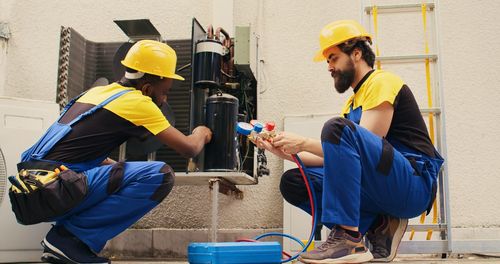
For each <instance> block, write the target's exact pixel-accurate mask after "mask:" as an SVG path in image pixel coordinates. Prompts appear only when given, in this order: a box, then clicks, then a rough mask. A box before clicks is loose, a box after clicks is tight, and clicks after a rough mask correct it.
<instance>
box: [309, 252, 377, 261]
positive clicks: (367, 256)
mask: <svg viewBox="0 0 500 264" xmlns="http://www.w3.org/2000/svg"><path fill="white" fill-rule="evenodd" d="M372 259H373V255H372V253H371V252H370V251H369V250H368V251H366V252H365V253H357V254H351V255H347V256H344V257H341V258H336V259H322V260H317V259H304V258H299V261H302V262H304V263H309V264H338V263H364V262H368V261H370V260H372Z"/></svg>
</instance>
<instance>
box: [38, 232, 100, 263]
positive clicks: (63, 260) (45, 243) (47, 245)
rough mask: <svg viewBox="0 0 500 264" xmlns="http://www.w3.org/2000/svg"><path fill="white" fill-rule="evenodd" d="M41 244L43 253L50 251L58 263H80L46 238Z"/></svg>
mask: <svg viewBox="0 0 500 264" xmlns="http://www.w3.org/2000/svg"><path fill="white" fill-rule="evenodd" d="M41 244H42V246H43V248H44V249H45V250H46V251H47V252H45V253H50V254H51V255H52V256H54V257H56V258H57V259H58V260H59V261H61V262H59V263H61V264H80V263H79V262H76V261H74V260H72V259H70V258H69V257H68V256H66V255H65V254H64V253H63V252H61V251H60V250H59V249H58V248H56V247H55V246H53V245H51V244H50V243H49V241H47V239H46V238H44V239H43V241H42V242H41ZM45 253H44V254H45ZM42 257H43V254H42ZM59 263H58V264H59ZM109 263H110V262H93V263H88V264H109Z"/></svg>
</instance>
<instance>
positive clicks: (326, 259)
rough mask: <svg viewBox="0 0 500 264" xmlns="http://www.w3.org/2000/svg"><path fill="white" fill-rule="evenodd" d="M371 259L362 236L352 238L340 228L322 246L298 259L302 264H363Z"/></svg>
mask: <svg viewBox="0 0 500 264" xmlns="http://www.w3.org/2000/svg"><path fill="white" fill-rule="evenodd" d="M372 259H373V256H372V253H370V250H368V248H367V247H365V244H364V243H363V236H362V235H359V237H358V238H354V237H352V236H350V235H349V234H347V233H346V232H345V231H344V230H343V229H342V228H336V227H334V228H333V229H332V231H331V232H330V235H328V239H327V240H326V241H325V242H324V243H323V244H321V245H320V246H319V247H317V248H315V249H314V250H312V251H310V252H304V253H302V254H301V255H300V257H299V260H300V261H302V262H304V263H363V262H367V261H370V260H372Z"/></svg>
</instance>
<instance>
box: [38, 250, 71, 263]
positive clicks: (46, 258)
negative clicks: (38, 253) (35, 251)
mask: <svg viewBox="0 0 500 264" xmlns="http://www.w3.org/2000/svg"><path fill="white" fill-rule="evenodd" d="M40 259H41V260H42V262H45V263H53V264H66V262H64V261H63V260H61V259H59V258H58V257H57V256H56V255H54V254H52V253H49V252H43V254H42V257H41V258H40Z"/></svg>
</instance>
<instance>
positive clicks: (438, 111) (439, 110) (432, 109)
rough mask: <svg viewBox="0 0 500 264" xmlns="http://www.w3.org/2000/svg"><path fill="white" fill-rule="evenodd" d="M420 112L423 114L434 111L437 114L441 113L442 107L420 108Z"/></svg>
mask: <svg viewBox="0 0 500 264" xmlns="http://www.w3.org/2000/svg"><path fill="white" fill-rule="evenodd" d="M420 113H422V114H430V113H433V114H435V115H439V114H441V108H438V107H432V108H420Z"/></svg>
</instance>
